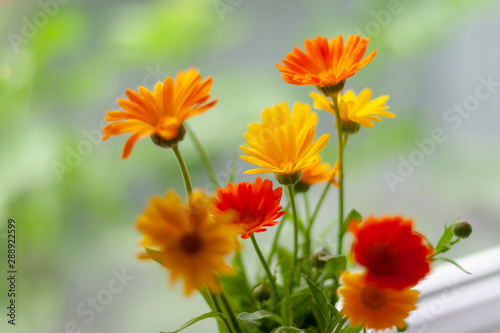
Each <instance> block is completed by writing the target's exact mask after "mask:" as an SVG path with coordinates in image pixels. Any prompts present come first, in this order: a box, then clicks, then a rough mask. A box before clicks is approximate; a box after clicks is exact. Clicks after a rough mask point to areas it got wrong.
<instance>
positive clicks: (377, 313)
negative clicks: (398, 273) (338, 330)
mask: <svg viewBox="0 0 500 333" xmlns="http://www.w3.org/2000/svg"><path fill="white" fill-rule="evenodd" d="M341 281H342V284H343V287H342V288H340V289H339V294H340V295H341V296H342V298H343V308H342V310H341V311H340V313H341V314H343V315H345V316H346V317H348V318H349V319H350V325H351V326H353V327H354V326H358V325H362V326H364V327H365V328H367V329H374V330H383V329H387V328H392V327H394V326H396V327H397V328H400V329H403V328H405V327H406V324H405V321H404V320H405V319H406V318H407V317H408V314H409V313H410V311H412V310H415V309H416V306H415V303H416V302H417V299H418V295H419V293H418V291H415V290H411V289H403V290H395V289H390V288H388V289H384V288H380V287H378V286H377V285H376V284H375V283H372V282H369V281H368V279H367V278H366V275H365V274H351V273H349V272H347V271H344V272H342V274H341Z"/></svg>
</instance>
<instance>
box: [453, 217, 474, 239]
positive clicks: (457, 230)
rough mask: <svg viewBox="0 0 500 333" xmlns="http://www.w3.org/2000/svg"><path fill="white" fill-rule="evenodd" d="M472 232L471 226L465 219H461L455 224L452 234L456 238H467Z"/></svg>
mask: <svg viewBox="0 0 500 333" xmlns="http://www.w3.org/2000/svg"><path fill="white" fill-rule="evenodd" d="M471 233H472V226H471V225H470V224H469V222H467V221H461V222H458V223H457V224H455V227H454V228H453V234H454V235H455V236H457V237H458V238H467V237H469V236H470V234H471Z"/></svg>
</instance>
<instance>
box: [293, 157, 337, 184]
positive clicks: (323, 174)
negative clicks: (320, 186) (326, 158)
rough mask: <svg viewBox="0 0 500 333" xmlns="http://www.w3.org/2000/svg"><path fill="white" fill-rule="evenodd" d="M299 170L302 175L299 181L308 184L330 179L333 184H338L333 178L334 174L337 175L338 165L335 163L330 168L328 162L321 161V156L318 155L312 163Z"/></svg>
mask: <svg viewBox="0 0 500 333" xmlns="http://www.w3.org/2000/svg"><path fill="white" fill-rule="evenodd" d="M301 172H302V176H301V177H300V180H299V183H303V184H305V185H309V186H310V185H313V184H317V183H320V182H328V181H331V182H332V184H333V185H335V186H337V187H338V186H339V185H338V183H337V180H336V179H335V176H337V175H338V172H339V165H338V164H337V163H335V165H334V166H333V167H332V168H330V164H328V163H321V158H320V157H319V156H318V159H317V160H316V161H315V162H314V163H312V164H311V165H308V166H307V167H305V168H302V170H301Z"/></svg>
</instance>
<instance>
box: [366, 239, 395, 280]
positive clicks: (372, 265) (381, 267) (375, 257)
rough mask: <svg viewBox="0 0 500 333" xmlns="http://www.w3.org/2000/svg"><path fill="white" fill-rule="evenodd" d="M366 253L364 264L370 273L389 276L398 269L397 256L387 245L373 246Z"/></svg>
mask: <svg viewBox="0 0 500 333" xmlns="http://www.w3.org/2000/svg"><path fill="white" fill-rule="evenodd" d="M366 252H367V254H366V263H367V266H368V268H369V269H370V270H371V271H373V272H375V273H377V274H390V273H393V272H394V271H395V270H396V269H397V268H398V254H397V252H396V251H395V250H394V249H393V248H391V247H390V246H388V245H387V244H374V245H372V246H371V247H370V248H369V249H368V250H367V251H366Z"/></svg>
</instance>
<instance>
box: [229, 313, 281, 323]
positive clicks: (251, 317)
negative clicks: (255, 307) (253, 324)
mask: <svg viewBox="0 0 500 333" xmlns="http://www.w3.org/2000/svg"><path fill="white" fill-rule="evenodd" d="M264 318H269V319H271V320H273V321H275V322H277V323H278V324H280V325H283V319H282V318H281V317H280V316H278V315H277V314H274V313H272V312H269V311H266V310H260V311H256V312H253V313H248V312H242V313H240V314H239V315H238V319H239V320H244V321H255V320H260V319H264Z"/></svg>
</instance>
